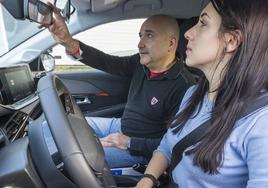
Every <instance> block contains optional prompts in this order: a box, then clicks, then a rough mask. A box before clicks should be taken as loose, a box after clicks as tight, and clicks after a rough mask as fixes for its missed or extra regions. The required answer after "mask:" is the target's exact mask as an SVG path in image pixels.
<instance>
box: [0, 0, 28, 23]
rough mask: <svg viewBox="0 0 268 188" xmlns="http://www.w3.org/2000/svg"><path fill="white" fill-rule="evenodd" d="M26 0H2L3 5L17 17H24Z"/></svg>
mask: <svg viewBox="0 0 268 188" xmlns="http://www.w3.org/2000/svg"><path fill="white" fill-rule="evenodd" d="M23 2H24V0H1V3H2V4H3V6H4V7H5V8H6V9H7V11H8V12H9V13H10V14H11V15H12V16H13V17H14V18H16V19H24V11H23V9H24V7H23V6H24V5H23Z"/></svg>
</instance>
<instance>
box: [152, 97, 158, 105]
mask: <svg viewBox="0 0 268 188" xmlns="http://www.w3.org/2000/svg"><path fill="white" fill-rule="evenodd" d="M157 103H158V99H157V98H155V97H153V98H152V100H151V105H155V104H157Z"/></svg>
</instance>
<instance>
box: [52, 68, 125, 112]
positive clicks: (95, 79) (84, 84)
mask: <svg viewBox="0 0 268 188" xmlns="http://www.w3.org/2000/svg"><path fill="white" fill-rule="evenodd" d="M57 75H58V76H59V77H60V78H61V80H62V81H63V82H64V84H65V85H66V87H67V88H68V89H69V91H70V92H71V94H72V95H73V97H74V98H75V100H76V102H77V104H78V105H79V107H80V108H81V110H82V112H83V113H84V114H85V115H86V116H95V117H96V116H101V117H120V116H121V115H122V112H123V110H124V106H125V103H126V100H127V94H128V88H129V82H130V80H129V78H124V77H123V78H122V77H119V76H114V75H111V74H108V73H105V72H102V71H99V70H90V71H83V72H71V73H58V74H57Z"/></svg>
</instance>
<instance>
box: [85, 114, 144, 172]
mask: <svg viewBox="0 0 268 188" xmlns="http://www.w3.org/2000/svg"><path fill="white" fill-rule="evenodd" d="M86 120H87V122H88V124H89V125H90V126H91V127H92V128H93V129H94V130H95V132H96V135H97V136H98V137H99V138H103V137H106V136H108V135H109V134H112V133H117V132H119V133H121V119H120V118H99V117H86ZM104 152H105V157H106V160H107V162H108V164H109V166H110V168H117V167H130V166H132V165H133V164H135V163H142V164H147V163H148V160H147V159H146V158H145V157H143V156H134V155H130V153H129V152H128V151H127V150H122V149H119V148H116V147H104Z"/></svg>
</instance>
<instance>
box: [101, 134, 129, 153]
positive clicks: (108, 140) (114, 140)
mask: <svg viewBox="0 0 268 188" xmlns="http://www.w3.org/2000/svg"><path fill="white" fill-rule="evenodd" d="M129 139H130V137H128V136H126V135H124V134H122V133H112V134H110V135H108V136H106V137H104V138H101V139H100V141H101V143H102V146H103V147H116V148H119V149H122V150H127V145H128V141H129Z"/></svg>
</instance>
